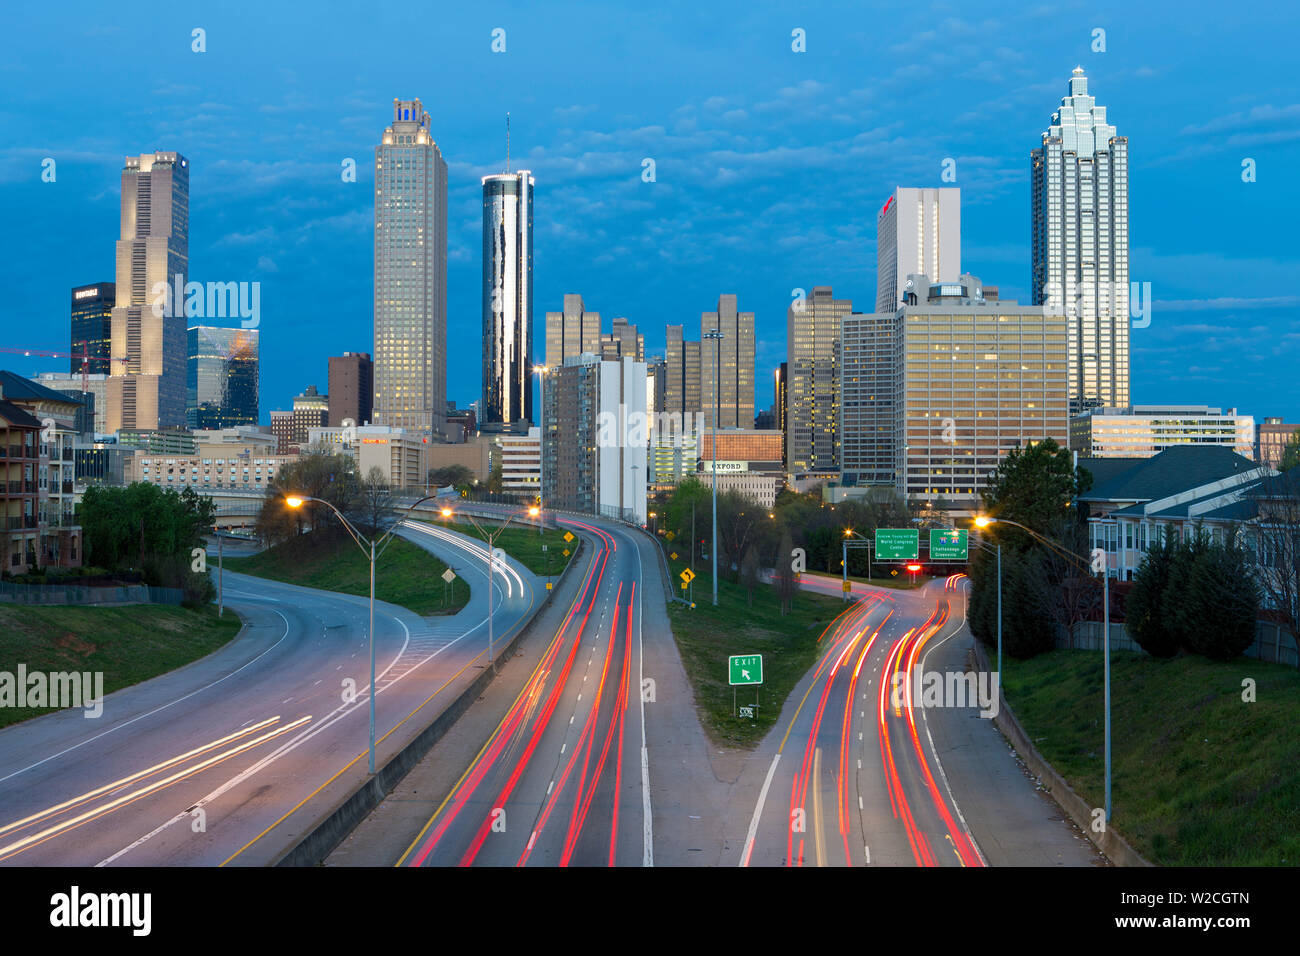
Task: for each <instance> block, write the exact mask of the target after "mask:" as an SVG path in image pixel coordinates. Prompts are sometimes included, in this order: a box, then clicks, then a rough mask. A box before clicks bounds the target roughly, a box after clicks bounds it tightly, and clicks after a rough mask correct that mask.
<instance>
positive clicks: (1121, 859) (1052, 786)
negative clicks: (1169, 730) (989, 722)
mask: <svg viewBox="0 0 1300 956" xmlns="http://www.w3.org/2000/svg"><path fill="white" fill-rule="evenodd" d="M971 644H972V646H973V648H974V650H973V651H972V653H973V655H974V657H975V663H976V665H977V666H978V667H979V669H980V670H982V671H988V670H990V668H989V660H988V655H987V654H986V653H985V650H984V642H983V641H981V640H980V639H979V638H977V637H975V636H974V635H973V634H972V635H971ZM998 698H999V699H998V714H997V716H996V717H994V718H993V723H994V725H995V726H996V727H997V728H998V730H1000V731H1001V732H1002V736H1004V737H1005V738H1006V739H1007V742H1008V743H1009V744H1010V745H1011V748H1012V749H1013V750H1014V751H1015V752H1016V753H1017V754H1018V755H1019V757H1020V759H1021V760H1023V761H1024V763H1025V766H1026V767H1028V768H1029V770H1030V771H1031V772H1033V774H1034V775H1035V776H1036V777H1038V779H1039V781H1040V782H1041V783H1042V785H1043V789H1045V790H1046V791H1047V792H1048V793H1049V794H1050V795H1051V797H1052V799H1053V800H1055V801H1056V803H1057V805H1058V806H1060V808H1061V809H1062V810H1064V811H1065V812H1066V813H1067V814H1068V815H1069V817H1070V819H1071V820H1073V821H1074V823H1075V825H1076V826H1077V827H1078V828H1079V829H1080V830H1082V831H1083V832H1084V833H1085V834H1087V836H1088V839H1089V840H1091V841H1092V842H1093V843H1094V844H1095V845H1096V847H1097V849H1098V850H1100V851H1101V852H1102V853H1103V854H1104V855H1105V856H1106V858H1107V859H1108V860H1110V861H1111V862H1112V863H1114V864H1115V865H1116V866H1154V864H1152V863H1150V862H1148V861H1147V860H1146V859H1145V858H1144V857H1143V856H1142V855H1141V854H1140V853H1138V851H1137V850H1135V849H1133V846H1132V845H1131V844H1130V843H1129V842H1128V841H1127V840H1125V839H1124V838H1123V837H1122V836H1121V835H1120V834H1119V832H1118V831H1117V830H1116V829H1115V828H1114V827H1113V826H1111V825H1109V824H1107V826H1106V829H1105V830H1104V831H1103V832H1102V833H1096V832H1094V831H1093V829H1092V822H1093V816H1092V810H1093V808H1092V807H1090V806H1088V803H1087V801H1086V800H1084V799H1083V797H1081V796H1079V794H1078V793H1076V792H1075V791H1074V789H1073V788H1072V787H1071V786H1070V785H1069V784H1068V783H1066V782H1065V778H1064V777H1062V776H1061V775H1060V774H1059V773H1057V771H1056V768H1055V767H1053V766H1052V765H1051V764H1050V763H1048V762H1047V760H1046V759H1044V757H1043V755H1042V754H1040V753H1039V752H1038V748H1036V747H1035V746H1034V745H1033V744H1032V743H1031V742H1030V740H1029V735H1028V734H1026V733H1025V729H1024V727H1022V726H1020V721H1019V720H1017V719H1016V714H1015V711H1013V710H1012V709H1011V705H1010V704H1008V703H1007V698H1006V696H1005V695H1004V694H1003V693H1002V689H1001V682H1000V681H999V685H998Z"/></svg>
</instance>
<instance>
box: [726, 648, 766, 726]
mask: <svg viewBox="0 0 1300 956" xmlns="http://www.w3.org/2000/svg"><path fill="white" fill-rule="evenodd" d="M727 680H728V682H729V683H730V684H731V714H732V716H733V717H734V716H735V715H736V688H737V687H739V686H749V685H751V684H752V685H753V687H754V706H755V707H756V708H757V707H758V687H759V685H760V684H762V683H763V655H762V654H732V655H731V656H730V657H728V658H727Z"/></svg>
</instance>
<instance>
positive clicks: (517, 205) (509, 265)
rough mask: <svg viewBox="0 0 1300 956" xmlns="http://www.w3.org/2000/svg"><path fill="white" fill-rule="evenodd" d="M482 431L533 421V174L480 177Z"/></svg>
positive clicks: (519, 172) (522, 172) (504, 174)
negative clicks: (481, 230) (481, 185)
mask: <svg viewBox="0 0 1300 956" xmlns="http://www.w3.org/2000/svg"><path fill="white" fill-rule="evenodd" d="M479 411H480V415H479V423H480V427H488V428H489V430H491V428H493V427H496V428H498V429H499V428H500V427H501V426H510V427H513V428H520V427H522V428H524V429H525V430H526V428H527V425H528V423H530V422H532V420H533V176H532V174H531V173H530V172H529V171H528V170H526V169H521V170H519V171H518V172H515V173H502V174H500V175H496V176H484V177H483V407H482V408H481V409H480V410H479Z"/></svg>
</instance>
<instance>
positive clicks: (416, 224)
mask: <svg viewBox="0 0 1300 956" xmlns="http://www.w3.org/2000/svg"><path fill="white" fill-rule="evenodd" d="M374 363H375V364H374V390H375V391H374V417H375V422H376V423H377V424H381V425H391V426H395V427H399V428H407V429H411V430H413V431H415V432H417V433H421V434H426V435H427V434H430V433H434V434H440V433H441V432H442V426H443V422H444V420H445V418H446V413H447V163H446V162H445V161H444V160H443V158H442V153H441V151H440V150H439V149H438V146H437V144H436V143H435V142H434V141H433V136H432V134H431V133H430V132H429V114H428V113H426V112H425V111H424V107H423V106H422V105H421V104H420V101H419V100H418V99H416V100H393V122H392V125H390V126H389V127H388V128H387V129H386V130H384V138H383V141H382V142H381V143H380V145H378V146H376V147H375V358H374Z"/></svg>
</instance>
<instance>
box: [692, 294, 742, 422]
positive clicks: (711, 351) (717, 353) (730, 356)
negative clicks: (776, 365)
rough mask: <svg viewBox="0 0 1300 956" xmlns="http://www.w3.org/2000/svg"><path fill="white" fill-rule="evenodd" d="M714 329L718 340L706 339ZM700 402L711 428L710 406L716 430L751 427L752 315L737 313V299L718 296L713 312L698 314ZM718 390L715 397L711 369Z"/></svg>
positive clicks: (729, 296)
mask: <svg viewBox="0 0 1300 956" xmlns="http://www.w3.org/2000/svg"><path fill="white" fill-rule="evenodd" d="M710 329H717V330H718V331H720V332H721V333H722V339H721V341H719V340H717V339H709V340H706V339H705V338H704V333H705V332H708V331H709V330H710ZM700 341H701V343H702V345H701V348H700V401H701V404H702V405H703V409H702V410H703V412H704V424H705V425H706V426H707V427H712V426H713V407H714V404H715V403H716V404H717V405H718V408H719V411H718V427H719V428H753V427H754V359H755V354H754V349H755V343H754V313H753V312H738V311H736V297H735V296H734V295H722V296H719V297H718V309H717V311H716V312H702V313H700ZM715 367H716V368H717V375H718V389H717V394H716V395H715V394H714V385H713V377H714V369H715Z"/></svg>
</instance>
